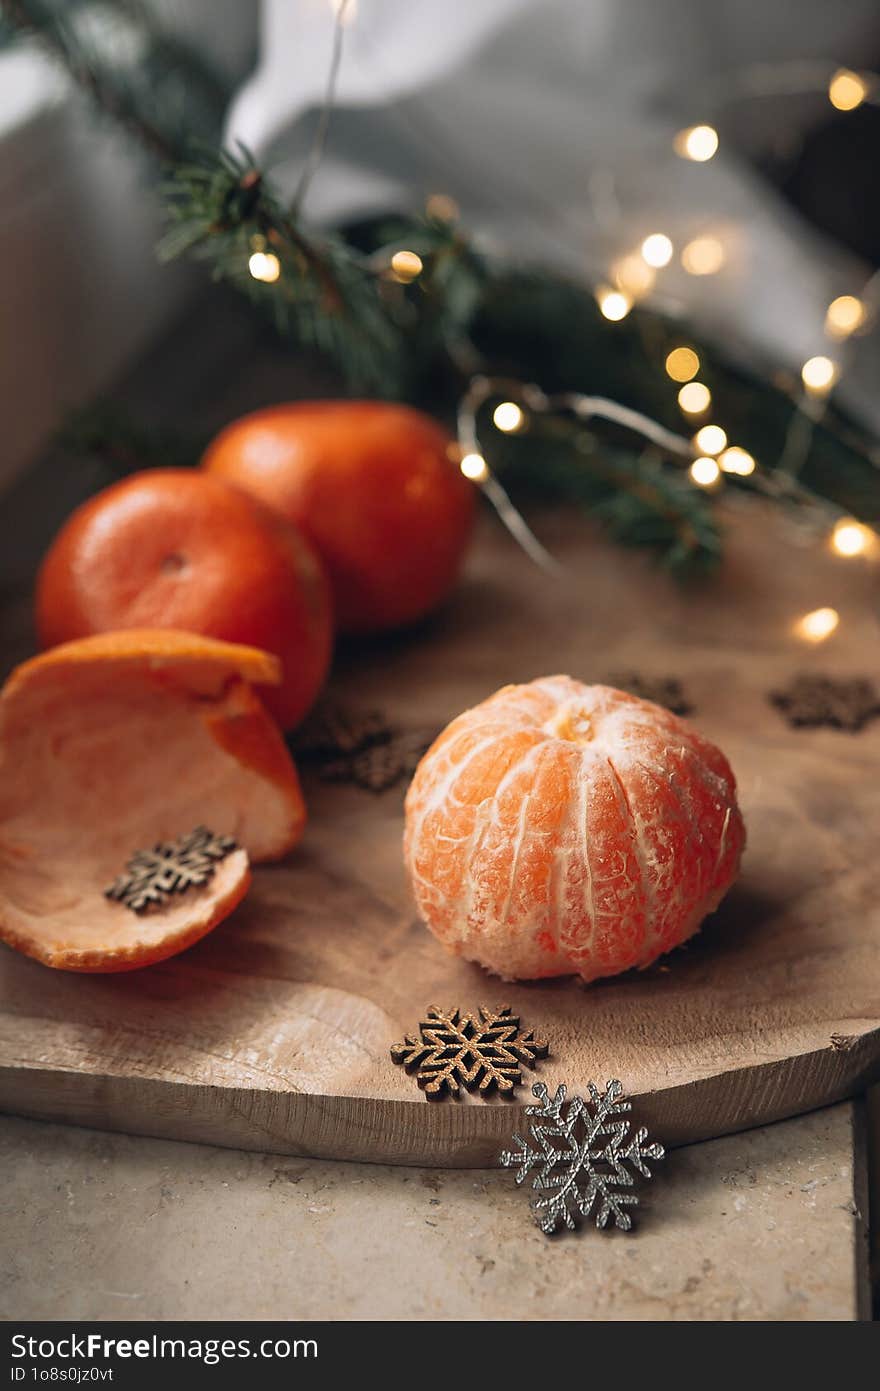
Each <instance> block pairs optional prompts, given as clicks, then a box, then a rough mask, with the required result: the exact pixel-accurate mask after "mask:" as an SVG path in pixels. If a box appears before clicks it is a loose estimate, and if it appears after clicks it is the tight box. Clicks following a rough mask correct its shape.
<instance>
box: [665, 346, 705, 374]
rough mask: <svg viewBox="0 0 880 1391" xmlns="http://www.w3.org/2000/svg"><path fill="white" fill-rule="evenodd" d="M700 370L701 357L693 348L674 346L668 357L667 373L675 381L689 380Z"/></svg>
mask: <svg viewBox="0 0 880 1391" xmlns="http://www.w3.org/2000/svg"><path fill="white" fill-rule="evenodd" d="M699 370H700V359H699V358H698V357H697V355H696V353H695V352H694V350H693V348H673V349H672V352H671V353H670V354H669V356H668V357H667V359H666V375H667V376H668V377H671V378H672V380H673V381H674V382H689V381H690V380H691V377H695V376H696V375H697V373H698V372H699Z"/></svg>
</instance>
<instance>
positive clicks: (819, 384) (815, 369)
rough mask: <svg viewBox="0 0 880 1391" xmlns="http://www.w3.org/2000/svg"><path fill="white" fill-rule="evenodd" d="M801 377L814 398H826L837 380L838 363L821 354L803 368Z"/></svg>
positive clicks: (811, 359) (808, 361)
mask: <svg viewBox="0 0 880 1391" xmlns="http://www.w3.org/2000/svg"><path fill="white" fill-rule="evenodd" d="M801 377H802V379H803V383H804V386H805V387H806V388H807V391H809V392H811V394H812V395H813V396H824V395H825V393H826V392H828V391H830V390H831V388H832V386H833V385H834V383H835V381H836V380H837V363H836V362H832V360H831V358H830V357H823V356H822V355H821V354H820V355H819V356H818V357H811V358H809V359H808V360H807V361H806V362H805V363H804V365H803V367H802V368H801Z"/></svg>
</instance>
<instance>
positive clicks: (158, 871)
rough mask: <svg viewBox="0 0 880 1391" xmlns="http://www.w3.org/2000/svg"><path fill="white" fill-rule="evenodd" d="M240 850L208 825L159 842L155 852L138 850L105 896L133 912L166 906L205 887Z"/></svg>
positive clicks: (154, 848)
mask: <svg viewBox="0 0 880 1391" xmlns="http://www.w3.org/2000/svg"><path fill="white" fill-rule="evenodd" d="M237 848H238V847H237V845H236V843H235V841H234V840H233V839H232V837H231V836H217V835H214V833H213V831H209V830H208V828H207V826H197V827H196V828H195V830H194V831H190V832H189V834H188V835H185V836H179V837H178V839H177V840H170V841H158V842H157V844H156V845H154V846H153V848H152V850H136V851H135V853H134V854H133V855H132V857H131V859H130V860H129V861H128V863H127V864H126V866H125V873H124V874H120V876H119V878H118V879H114V881H113V883H112V884H110V885H109V887H108V888H106V889H105V890H104V896H105V897H106V898H111V899H113V900H114V901H115V902H117V903H122V904H124V905H125V907H126V908H130V909H131V910H132V912H133V913H146V912H147V910H148V909H150V908H161V907H164V906H165V903H166V901H167V900H168V899H169V898H170V897H171V895H172V894H179V893H185V892H186V890H187V889H200V888H203V887H204V885H205V884H207V882H208V880H209V879H210V878H211V877H212V876H213V874H214V868H215V866H216V864H217V862H218V861H219V860H223V859H225V858H226V856H227V855H230V854H231V853H232V851H233V850H236V849H237Z"/></svg>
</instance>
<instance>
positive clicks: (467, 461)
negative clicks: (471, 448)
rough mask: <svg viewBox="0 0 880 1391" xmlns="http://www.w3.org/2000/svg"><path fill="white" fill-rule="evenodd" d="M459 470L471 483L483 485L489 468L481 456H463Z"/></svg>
mask: <svg viewBox="0 0 880 1391" xmlns="http://www.w3.org/2000/svg"><path fill="white" fill-rule="evenodd" d="M459 468H460V469H461V471H462V473H463V474H464V476H465V478H469V479H470V480H471V482H472V483H485V481H486V479H487V478H488V477H489V466H488V464H487V463H486V460H485V459H484V458H483V456H482V454H473V453H472V454H465V456H464V458H463V459H462V461H461V463H460V464H459Z"/></svg>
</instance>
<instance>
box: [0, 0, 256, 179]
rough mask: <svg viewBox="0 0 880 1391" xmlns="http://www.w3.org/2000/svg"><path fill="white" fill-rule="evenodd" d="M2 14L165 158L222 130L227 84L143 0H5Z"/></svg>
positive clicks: (126, 128)
mask: <svg viewBox="0 0 880 1391" xmlns="http://www.w3.org/2000/svg"><path fill="white" fill-rule="evenodd" d="M0 14H2V16H3V18H4V19H5V20H6V22H7V24H8V25H10V26H12V27H13V28H14V29H15V30H16V31H18V32H19V33H20V34H21V35H23V36H26V37H29V38H32V39H34V40H36V41H37V42H38V43H39V45H40V46H41V47H42V48H43V49H44V50H45V52H46V53H47V54H48V55H49V56H50V57H51V58H53V59H54V60H55V61H56V62H57V63H58V64H59V65H60V66H61V67H62V68H64V70H65V71H66V72H67V73H68V74H69V75H70V76H71V78H72V79H73V81H74V82H75V83H76V84H77V85H78V86H79V87H80V88H81V89H82V90H83V91H84V92H85V93H86V95H87V96H88V97H89V99H90V100H91V102H92V104H93V105H94V106H95V108H96V109H97V110H98V111H99V112H101V113H102V114H103V115H105V116H107V117H109V118H110V119H111V120H112V121H113V122H115V123H116V124H117V125H118V126H119V127H120V128H121V129H122V130H123V131H124V132H125V133H126V134H127V135H129V136H130V137H131V138H132V139H133V140H134V141H135V142H136V143H137V144H138V145H139V146H140V147H141V148H142V149H144V150H146V151H147V153H148V154H150V155H152V156H154V157H155V158H156V159H158V160H159V161H161V162H162V163H172V162H174V161H175V160H178V159H180V158H181V157H182V156H183V154H184V152H185V150H186V148H187V146H188V144H189V142H190V140H191V139H192V138H194V137H197V138H202V139H205V140H212V141H213V140H216V139H217V138H218V137H219V133H220V128H221V124H222V118H223V112H224V110H225V107H226V104H227V102H228V99H229V95H230V94H229V91H228V89H227V85H226V83H225V82H224V81H223V80H222V79H221V78H220V77H219V76H218V75H217V74H216V73H215V72H214V71H213V70H212V69H211V67H210V66H209V65H208V64H207V63H206V62H205V61H204V59H203V58H202V57H201V56H200V55H199V54H197V53H196V51H195V50H194V49H192V48H190V47H189V45H187V44H186V43H184V42H183V41H181V40H179V39H177V38H175V37H172V36H171V35H169V34H166V33H164V32H163V31H162V30H161V29H160V28H159V27H158V25H157V24H156V22H155V19H154V17H153V15H152V14H151V13H150V11H149V10H148V9H147V8H146V6H144V5H142V4H140V3H138V0H115V3H114V4H112V5H111V4H110V3H107V4H105V5H103V6H101V7H100V8H99V7H97V6H95V5H94V4H91V3H84V2H83V0H0Z"/></svg>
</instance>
